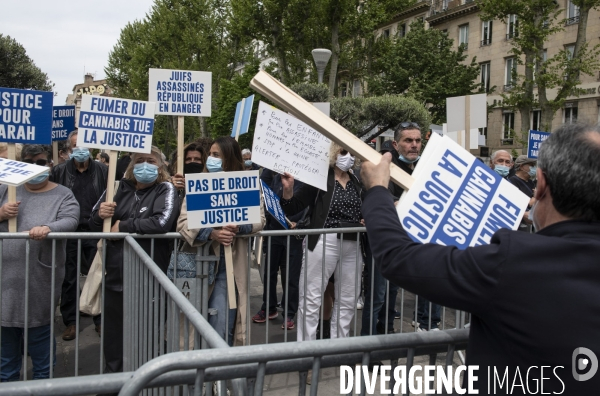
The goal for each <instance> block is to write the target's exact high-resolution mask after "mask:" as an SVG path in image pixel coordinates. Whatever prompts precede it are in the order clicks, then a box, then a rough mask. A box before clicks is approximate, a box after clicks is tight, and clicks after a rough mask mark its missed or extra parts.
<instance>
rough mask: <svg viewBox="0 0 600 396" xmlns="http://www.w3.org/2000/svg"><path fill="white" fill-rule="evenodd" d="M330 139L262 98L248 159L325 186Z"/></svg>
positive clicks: (320, 186)
mask: <svg viewBox="0 0 600 396" xmlns="http://www.w3.org/2000/svg"><path fill="white" fill-rule="evenodd" d="M330 147H331V140H329V139H328V138H326V137H325V136H323V135H322V134H321V133H320V132H318V131H316V130H315V129H313V128H311V127H309V126H308V125H306V124H305V123H303V122H302V121H300V120H298V119H297V118H295V117H294V116H292V115H290V114H287V113H286V112H284V111H281V110H278V109H276V108H275V107H272V106H269V105H268V104H266V103H264V102H260V103H259V105H258V116H257V117H256V127H255V128H254V141H253V142H252V161H253V162H255V163H257V164H260V165H261V166H263V167H265V168H267V169H271V170H274V171H276V172H280V173H283V172H288V173H290V174H291V175H292V176H294V178H295V179H298V180H300V181H301V182H304V183H306V184H310V185H311V186H314V187H317V188H319V189H321V190H323V191H325V190H327V173H328V171H329V148H330Z"/></svg>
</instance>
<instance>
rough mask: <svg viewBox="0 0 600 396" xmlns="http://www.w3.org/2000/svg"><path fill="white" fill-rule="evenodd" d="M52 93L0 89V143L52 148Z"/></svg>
mask: <svg viewBox="0 0 600 396" xmlns="http://www.w3.org/2000/svg"><path fill="white" fill-rule="evenodd" d="M52 100H53V94H52V92H46V91H31V90H27V89H12V88H2V87H0V142H6V143H23V144H52Z"/></svg>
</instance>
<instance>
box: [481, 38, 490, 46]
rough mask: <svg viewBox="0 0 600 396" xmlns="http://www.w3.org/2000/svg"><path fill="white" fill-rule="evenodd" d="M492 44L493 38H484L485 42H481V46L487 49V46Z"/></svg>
mask: <svg viewBox="0 0 600 396" xmlns="http://www.w3.org/2000/svg"><path fill="white" fill-rule="evenodd" d="M490 44H492V38H491V37H490V38H484V39H483V40H481V46H482V47H485V46H486V45H490Z"/></svg>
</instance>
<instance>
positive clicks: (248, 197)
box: [185, 171, 261, 229]
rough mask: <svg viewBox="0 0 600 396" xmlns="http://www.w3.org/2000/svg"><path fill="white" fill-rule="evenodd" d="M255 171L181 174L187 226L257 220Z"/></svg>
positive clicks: (236, 223) (258, 212)
mask: <svg viewBox="0 0 600 396" xmlns="http://www.w3.org/2000/svg"><path fill="white" fill-rule="evenodd" d="M259 180H260V179H259V176H258V171H241V172H217V173H191V174H187V175H185V183H186V186H185V189H186V196H185V199H186V203H187V211H188V228H190V229H195V228H207V227H222V226H226V225H241V224H253V223H260V221H261V218H260V183H259Z"/></svg>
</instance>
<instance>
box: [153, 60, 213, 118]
mask: <svg viewBox="0 0 600 396" xmlns="http://www.w3.org/2000/svg"><path fill="white" fill-rule="evenodd" d="M148 79H149V85H148V100H149V101H150V102H156V114H165V115H178V116H200V117H210V114H211V101H212V95H211V92H212V73H211V72H202V71H191V70H169V69H149V70H148Z"/></svg>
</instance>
